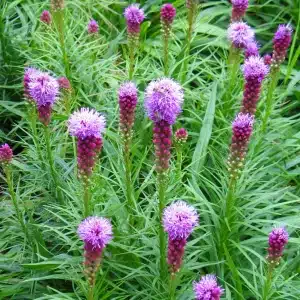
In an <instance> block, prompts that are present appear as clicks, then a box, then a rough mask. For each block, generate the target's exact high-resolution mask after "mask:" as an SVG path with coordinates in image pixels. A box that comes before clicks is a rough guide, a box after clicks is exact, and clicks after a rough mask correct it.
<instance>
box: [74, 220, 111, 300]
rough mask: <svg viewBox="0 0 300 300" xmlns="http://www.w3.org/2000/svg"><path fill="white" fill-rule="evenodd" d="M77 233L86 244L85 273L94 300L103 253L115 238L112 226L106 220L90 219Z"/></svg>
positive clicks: (79, 227)
mask: <svg viewBox="0 0 300 300" xmlns="http://www.w3.org/2000/svg"><path fill="white" fill-rule="evenodd" d="M77 232H78V236H79V238H80V239H81V240H82V241H83V242H84V272H85V275H86V277H87V280H88V283H89V296H88V299H93V290H94V286H95V280H96V275H97V271H98V270H99V267H100V263H101V257H102V253H103V250H104V248H105V247H106V245H107V244H108V243H109V242H110V241H111V240H112V238H113V232H112V225H111V222H110V221H109V220H108V219H106V218H101V217H88V218H86V219H85V220H83V221H82V222H81V223H80V224H79V226H78V231H77Z"/></svg>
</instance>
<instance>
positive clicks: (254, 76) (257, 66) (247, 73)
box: [242, 56, 269, 82]
mask: <svg viewBox="0 0 300 300" xmlns="http://www.w3.org/2000/svg"><path fill="white" fill-rule="evenodd" d="M242 70H243V73H244V77H245V79H246V80H248V81H249V80H256V81H259V82H261V81H263V80H264V78H265V77H266V75H267V74H268V72H269V67H268V66H267V65H266V64H265V63H264V60H263V58H261V57H259V56H250V57H249V58H248V59H246V61H245V64H244V65H243V66H242Z"/></svg>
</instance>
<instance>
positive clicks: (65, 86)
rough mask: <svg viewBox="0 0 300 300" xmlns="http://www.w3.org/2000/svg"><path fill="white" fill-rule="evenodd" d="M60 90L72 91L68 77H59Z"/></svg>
mask: <svg viewBox="0 0 300 300" xmlns="http://www.w3.org/2000/svg"><path fill="white" fill-rule="evenodd" d="M57 82H58V85H59V88H60V89H62V90H71V84H70V81H69V79H68V78H67V77H59V78H58V79H57Z"/></svg>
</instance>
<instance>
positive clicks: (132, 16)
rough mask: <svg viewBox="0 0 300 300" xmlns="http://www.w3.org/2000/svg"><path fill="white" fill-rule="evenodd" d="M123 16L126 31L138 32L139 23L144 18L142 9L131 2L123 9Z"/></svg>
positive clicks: (130, 32)
mask: <svg viewBox="0 0 300 300" xmlns="http://www.w3.org/2000/svg"><path fill="white" fill-rule="evenodd" d="M124 16H125V19H126V23H127V31H128V33H129V34H134V35H135V34H138V33H139V32H140V25H141V23H142V22H143V21H144V19H145V14H144V11H143V9H141V8H139V5H138V4H131V5H129V6H128V7H127V8H126V9H125V12H124Z"/></svg>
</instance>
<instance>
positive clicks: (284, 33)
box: [261, 25, 293, 133]
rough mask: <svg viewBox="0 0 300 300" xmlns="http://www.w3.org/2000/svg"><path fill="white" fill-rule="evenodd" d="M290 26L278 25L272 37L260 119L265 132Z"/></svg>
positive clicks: (290, 31) (290, 36)
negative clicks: (263, 108)
mask: <svg viewBox="0 0 300 300" xmlns="http://www.w3.org/2000/svg"><path fill="white" fill-rule="evenodd" d="M292 32H293V30H292V27H291V26H290V25H279V27H278V29H277V31H276V33H275V35H274V38H273V53H272V59H271V65H270V81H269V87H268V92H267V99H266V110H265V115H264V117H263V120H262V126H261V130H262V132H263V133H265V132H266V129H267V123H268V120H269V117H270V115H271V112H272V107H273V94H274V91H275V89H276V86H277V83H278V79H279V69H280V65H281V64H282V62H283V61H284V60H285V57H286V55H287V51H288V48H289V46H290V44H291V41H292Z"/></svg>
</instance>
